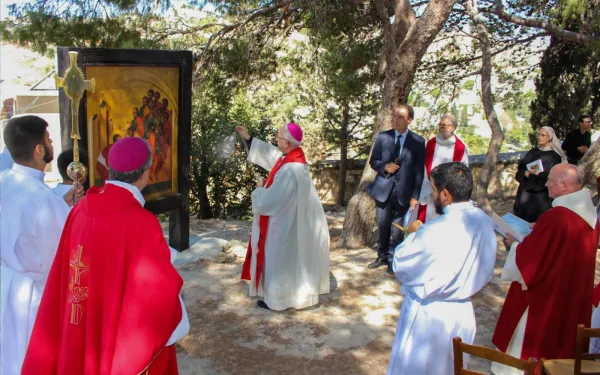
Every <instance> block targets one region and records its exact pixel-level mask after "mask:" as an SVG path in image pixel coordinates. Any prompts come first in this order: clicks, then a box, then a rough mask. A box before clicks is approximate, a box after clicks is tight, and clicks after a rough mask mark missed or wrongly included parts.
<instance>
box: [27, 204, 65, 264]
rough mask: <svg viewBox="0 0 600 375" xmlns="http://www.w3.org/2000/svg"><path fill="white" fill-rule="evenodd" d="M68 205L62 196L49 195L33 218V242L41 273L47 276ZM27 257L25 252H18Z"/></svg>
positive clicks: (56, 248) (58, 241)
mask: <svg viewBox="0 0 600 375" xmlns="http://www.w3.org/2000/svg"><path fill="white" fill-rule="evenodd" d="M69 212H70V207H69V206H68V205H67V203H66V202H65V201H64V199H63V198H62V197H58V196H56V195H54V194H52V195H49V199H48V201H47V202H46V203H45V204H43V205H42V206H41V207H39V208H38V210H37V216H36V218H35V224H34V225H35V226H34V229H33V230H34V233H35V243H36V249H37V251H38V254H39V257H40V264H41V266H42V269H41V270H40V271H41V273H43V274H44V275H46V276H48V274H49V273H50V267H52V262H54V257H55V256H56V251H57V250H58V244H59V243H60V237H61V236H62V231H63V228H64V226H65V222H66V221H67V217H68V216H69ZM20 255H21V256H24V257H27V256H28V255H27V254H20Z"/></svg>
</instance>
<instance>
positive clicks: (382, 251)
mask: <svg viewBox="0 0 600 375" xmlns="http://www.w3.org/2000/svg"><path fill="white" fill-rule="evenodd" d="M376 203H377V226H378V228H379V244H378V247H377V257H378V258H380V259H385V260H387V261H391V260H392V258H393V257H394V250H395V249H396V246H398V245H399V244H400V243H401V242H402V241H403V240H404V232H402V231H401V230H400V229H398V228H397V227H396V226H395V225H392V222H394V223H396V224H398V225H402V220H403V219H404V215H405V214H406V211H407V209H408V207H404V206H402V205H400V202H398V198H396V187H395V186H394V188H393V189H392V192H391V194H390V197H389V198H388V200H387V201H386V202H385V203H380V202H376Z"/></svg>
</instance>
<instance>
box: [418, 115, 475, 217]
mask: <svg viewBox="0 0 600 375" xmlns="http://www.w3.org/2000/svg"><path fill="white" fill-rule="evenodd" d="M456 126H457V123H456V117H455V116H454V115H452V114H450V113H448V114H445V115H443V116H442V118H441V119H440V123H439V125H438V130H439V132H438V135H437V136H435V137H434V138H431V139H430V140H429V141H428V142H427V145H426V146H425V175H424V178H423V185H422V186H421V195H420V197H419V210H418V212H417V215H416V218H417V219H418V220H420V221H421V222H423V223H425V222H426V221H431V220H433V219H435V218H437V217H439V216H440V215H439V214H437V213H436V211H435V205H434V204H433V189H432V186H431V179H430V173H431V170H432V169H433V168H435V167H437V166H438V165H440V164H444V163H449V162H452V161H458V162H461V163H463V164H464V165H466V166H469V155H468V153H467V146H466V145H465V144H464V143H463V142H462V141H461V140H460V139H459V138H458V137H457V136H456V135H455V134H454V131H455V130H456ZM413 217H414V215H413Z"/></svg>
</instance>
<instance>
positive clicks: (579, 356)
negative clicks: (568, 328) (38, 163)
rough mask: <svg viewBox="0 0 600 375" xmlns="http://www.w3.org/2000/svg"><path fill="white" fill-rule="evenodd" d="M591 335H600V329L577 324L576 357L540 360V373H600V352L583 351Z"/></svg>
mask: <svg viewBox="0 0 600 375" xmlns="http://www.w3.org/2000/svg"><path fill="white" fill-rule="evenodd" d="M590 337H600V329H595V328H585V326H584V325H583V324H580V325H578V326H577V341H576V342H575V359H550V360H546V359H544V358H542V359H541V360H540V375H544V374H548V375H563V374H564V375H566V374H568V375H584V374H585V375H600V362H597V361H595V360H596V359H600V354H591V353H589V352H587V350H588V349H587V348H585V350H586V351H585V352H584V351H583V350H584V348H583V345H584V343H585V342H586V341H587V340H586V339H588V338H590Z"/></svg>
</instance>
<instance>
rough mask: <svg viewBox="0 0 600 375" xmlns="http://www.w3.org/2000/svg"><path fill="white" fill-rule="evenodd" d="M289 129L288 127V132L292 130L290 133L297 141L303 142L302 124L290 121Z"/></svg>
mask: <svg viewBox="0 0 600 375" xmlns="http://www.w3.org/2000/svg"><path fill="white" fill-rule="evenodd" d="M287 129H288V132H290V135H291V136H292V137H293V138H294V139H295V140H296V141H298V142H302V128H301V127H300V125H298V124H294V123H293V122H290V123H289V124H287Z"/></svg>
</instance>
